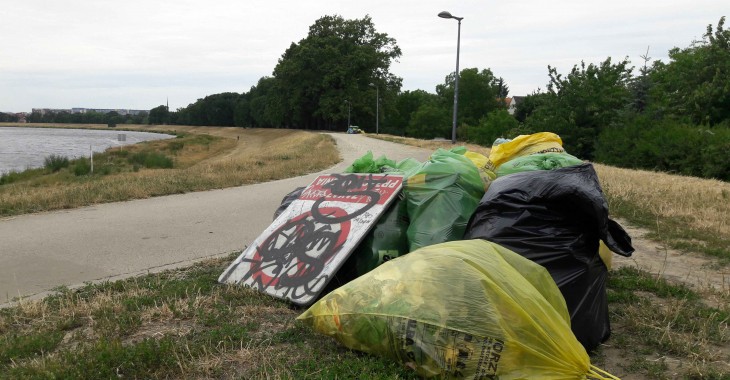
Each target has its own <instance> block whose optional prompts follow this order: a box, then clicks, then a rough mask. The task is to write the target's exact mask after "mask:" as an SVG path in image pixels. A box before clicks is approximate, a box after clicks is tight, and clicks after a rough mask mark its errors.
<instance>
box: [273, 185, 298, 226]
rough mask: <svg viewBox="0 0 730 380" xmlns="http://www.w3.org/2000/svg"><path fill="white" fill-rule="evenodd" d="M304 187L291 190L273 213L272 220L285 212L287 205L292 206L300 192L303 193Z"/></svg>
mask: <svg viewBox="0 0 730 380" xmlns="http://www.w3.org/2000/svg"><path fill="white" fill-rule="evenodd" d="M304 189H305V187H297V188H296V189H294V190H292V191H291V192H290V193H289V194H287V195H285V196H284V198H283V199H282V200H281V204H280V205H279V207H278V208H277V209H276V211H274V220H276V218H278V217H279V215H280V214H281V213H282V212H284V210H286V209H287V208H288V207H289V205H291V204H292V202H294V201H295V200H297V198H299V196H300V195H302V192H304Z"/></svg>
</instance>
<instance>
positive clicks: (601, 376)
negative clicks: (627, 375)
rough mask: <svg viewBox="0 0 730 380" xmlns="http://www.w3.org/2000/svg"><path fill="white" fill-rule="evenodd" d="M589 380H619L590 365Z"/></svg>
mask: <svg viewBox="0 0 730 380" xmlns="http://www.w3.org/2000/svg"><path fill="white" fill-rule="evenodd" d="M587 377H588V378H589V379H596V380H621V379H619V378H618V377H616V376H614V375H611V374H610V373H608V372H606V371H604V370H602V369H600V368H598V367H596V366H594V365H591V368H590V370H589V371H588V376H587Z"/></svg>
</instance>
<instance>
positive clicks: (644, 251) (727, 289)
mask: <svg viewBox="0 0 730 380" xmlns="http://www.w3.org/2000/svg"><path fill="white" fill-rule="evenodd" d="M617 221H618V222H619V223H620V224H621V225H622V226H623V227H624V229H625V230H626V232H628V234H629V236H631V243H632V245H633V246H634V249H636V251H635V252H634V254H633V255H632V256H631V257H622V256H618V255H613V266H614V268H620V267H625V266H631V267H635V268H637V269H641V270H644V271H646V272H649V273H651V274H654V275H656V276H657V277H659V278H663V279H665V280H667V281H669V282H671V283H675V284H685V285H687V286H689V287H691V288H692V289H693V290H695V291H698V292H700V293H704V292H705V291H707V290H713V291H716V292H719V293H720V294H725V295H728V294H730V268H728V267H726V266H724V267H723V266H720V265H719V264H718V263H717V260H714V259H712V258H709V257H707V256H705V255H702V254H699V253H693V252H681V251H677V250H674V249H671V248H669V247H667V246H666V245H665V244H662V243H660V242H655V241H652V240H649V239H647V238H646V236H647V235H648V234H649V231H648V230H645V229H642V228H637V227H633V226H631V225H629V224H628V223H626V222H625V221H621V220H617Z"/></svg>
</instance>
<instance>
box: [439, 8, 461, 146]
mask: <svg viewBox="0 0 730 380" xmlns="http://www.w3.org/2000/svg"><path fill="white" fill-rule="evenodd" d="M439 17H441V18H453V19H454V20H456V21H458V22H459V29H458V34H457V35H456V77H455V78H454V123H453V125H452V127H451V143H452V144H456V113H457V112H458V109H459V48H460V45H461V20H463V19H464V18H463V17H456V16H452V15H451V13H449V12H446V11H443V12H441V13H439Z"/></svg>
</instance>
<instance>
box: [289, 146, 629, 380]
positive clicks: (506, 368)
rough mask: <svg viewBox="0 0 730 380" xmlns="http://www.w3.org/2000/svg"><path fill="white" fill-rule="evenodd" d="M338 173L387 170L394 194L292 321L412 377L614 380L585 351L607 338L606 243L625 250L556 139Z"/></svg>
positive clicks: (590, 172)
mask: <svg viewBox="0 0 730 380" xmlns="http://www.w3.org/2000/svg"><path fill="white" fill-rule="evenodd" d="M345 172H346V173H393V174H399V175H402V176H403V178H404V184H403V190H402V192H401V194H400V195H399V198H398V199H397V200H396V201H395V202H393V204H392V205H391V206H390V208H389V209H388V210H387V211H386V212H385V213H384V214H383V216H382V217H381V218H380V219H379V220H378V221H377V223H376V224H375V225H374V226H373V228H372V230H371V231H370V233H369V234H368V235H367V237H366V238H365V239H364V240H363V241H362V242H361V243H360V244H359V246H358V247H357V249H356V250H355V251H354V252H353V253H352V254H351V256H350V257H349V259H348V260H347V261H346V262H345V264H344V265H343V266H342V267H341V269H340V271H339V272H340V273H338V276H339V277H340V281H338V282H333V284H335V285H333V286H331V287H329V288H328V289H327V290H328V291H329V293H328V294H326V295H324V296H323V297H322V298H321V299H320V300H319V301H317V303H315V304H314V305H312V306H311V307H310V308H309V310H307V311H306V312H305V313H304V314H302V315H301V316H300V317H299V319H301V320H303V321H305V322H306V323H309V324H311V325H312V326H313V327H314V328H315V330H317V331H319V332H322V333H324V334H327V335H330V336H332V337H334V338H335V339H337V340H338V341H340V342H341V343H342V344H343V345H345V346H347V347H349V348H352V349H356V350H360V351H364V352H369V353H373V354H377V355H383V356H386V357H389V358H392V359H394V360H398V361H401V362H403V363H404V364H406V365H407V366H409V367H412V368H414V369H415V370H416V371H417V372H418V373H419V374H420V375H422V376H425V377H431V376H440V377H447V378H448V377H454V378H456V377H463V376H466V377H471V378H497V377H498V378H567V377H577V378H586V377H588V378H597V379H602V378H614V377H613V376H612V375H610V374H607V373H605V372H602V371H600V370H599V369H597V368H594V367H592V366H590V361H589V359H588V356H587V354H586V352H587V351H591V350H593V349H595V348H596V347H597V346H598V345H599V344H600V343H601V342H604V341H605V340H606V339H608V337H609V336H610V323H609V319H608V303H607V298H606V281H607V273H608V267H609V266H610V252H613V253H616V254H619V255H623V256H630V255H631V253H632V252H633V247H632V246H631V239H630V237H629V236H628V234H627V233H626V231H624V229H623V228H622V227H621V226H620V225H619V224H618V223H616V222H615V221H613V220H611V219H610V218H609V216H608V205H607V202H606V200H605V197H604V195H603V192H602V189H601V187H600V183H599V181H598V177H597V175H596V173H595V170H594V169H593V166H592V165H591V164H590V163H586V162H583V161H582V160H580V159H579V158H577V157H574V156H572V155H570V154H569V153H568V152H566V151H565V150H564V149H563V147H562V140H561V139H560V137H559V136H558V135H556V134H554V133H549V132H542V133H536V134H533V135H524V136H518V137H517V138H515V139H512V140H508V139H499V140H498V141H495V144H494V145H493V147H492V150H491V152H490V154H489V155H488V156H485V155H482V154H480V153H478V152H473V151H468V150H466V149H465V148H464V147H457V148H453V149H451V150H445V149H438V150H437V151H435V152H434V153H433V154H432V155H431V157H430V158H429V160H427V161H426V162H418V161H417V160H414V159H406V160H403V161H400V162H395V161H394V160H390V159H388V158H386V157H382V156H381V157H379V158H377V159H376V158H374V156H373V154H372V153H371V152H368V153H367V154H366V155H365V156H363V157H361V158H359V159H358V160H355V162H353V164H352V165H351V166H350V167H348V168H347V169H346V170H345ZM297 191H299V192H300V193H301V191H302V189H296V190H295V191H294V192H292V194H289V195H288V196H287V197H286V198H285V199H284V201H283V202H282V206H281V207H280V209H279V210H277V213H278V212H281V211H282V210H283V209H285V208H286V206H285V203H286V202H287V201H291V200H293V199H296V197H297V196H298V195H297V194H296V192H297ZM607 252H608V253H609V254H606V253H607ZM330 290H331V291H330ZM323 294H324V293H323ZM496 361H498V362H499V364H496Z"/></svg>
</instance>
